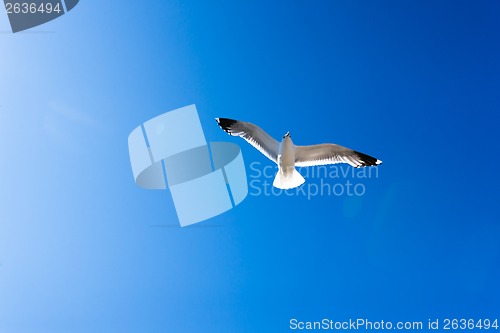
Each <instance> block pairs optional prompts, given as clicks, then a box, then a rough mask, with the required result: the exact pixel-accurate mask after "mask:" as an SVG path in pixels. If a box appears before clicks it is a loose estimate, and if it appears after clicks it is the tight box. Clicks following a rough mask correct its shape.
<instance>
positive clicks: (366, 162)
mask: <svg viewBox="0 0 500 333" xmlns="http://www.w3.org/2000/svg"><path fill="white" fill-rule="evenodd" d="M355 153H356V155H358V157H359V158H360V159H361V163H362V164H361V166H363V167H366V166H377V165H379V164H381V163H382V161H381V160H379V159H377V158H375V157H372V156H370V155H366V154H363V153H360V152H359V151H355Z"/></svg>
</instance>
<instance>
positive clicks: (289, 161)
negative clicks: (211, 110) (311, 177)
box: [215, 118, 382, 189]
mask: <svg viewBox="0 0 500 333" xmlns="http://www.w3.org/2000/svg"><path fill="white" fill-rule="evenodd" d="M215 120H217V123H218V124H219V126H220V127H221V128H222V129H223V130H224V131H226V132H227V133H228V134H229V135H237V136H241V137H242V138H243V139H245V140H246V141H247V142H248V143H250V144H251V145H252V146H254V147H255V148H257V149H258V150H259V151H260V152H261V153H262V154H264V155H265V156H266V157H267V158H269V159H270V160H271V161H273V162H275V163H276V164H278V173H277V174H276V177H275V179H274V182H273V186H275V187H277V188H280V189H290V188H294V187H297V186H300V185H302V184H303V183H304V182H305V179H304V177H302V175H301V174H300V173H299V172H298V171H297V170H296V169H295V167H296V166H314V165H324V164H335V163H348V164H350V165H352V166H353V167H356V168H359V167H365V166H377V165H379V164H380V163H382V161H381V160H379V159H376V158H374V157H371V156H369V155H366V154H363V153H360V152H357V151H355V150H352V149H349V148H346V147H342V146H339V145H336V144H331V143H324V144H319V145H313V146H296V145H294V144H293V141H292V138H291V136H290V133H289V132H288V133H286V134H285V135H284V136H283V139H282V140H281V142H278V141H276V140H275V139H273V138H272V137H271V136H270V135H269V134H267V133H266V132H264V131H263V130H262V129H261V128H260V127H258V126H256V125H254V124H252V123H248V122H244V121H239V120H233V119H228V118H215Z"/></svg>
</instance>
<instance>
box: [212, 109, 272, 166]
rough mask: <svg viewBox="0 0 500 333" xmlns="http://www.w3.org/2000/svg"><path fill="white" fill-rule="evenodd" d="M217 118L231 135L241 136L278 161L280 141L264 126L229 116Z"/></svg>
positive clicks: (221, 126)
mask: <svg viewBox="0 0 500 333" xmlns="http://www.w3.org/2000/svg"><path fill="white" fill-rule="evenodd" d="M215 120H217V123H218V124H219V126H220V128H222V129H223V130H224V131H226V132H227V133H229V135H238V136H241V137H242V138H243V139H245V140H246V141H247V142H248V143H249V144H251V145H252V146H254V147H255V148H257V150H259V151H260V152H261V153H262V154H264V155H266V157H268V158H269V159H270V160H271V161H273V162H274V163H277V160H278V151H279V143H278V141H276V140H274V139H273V138H272V137H271V136H270V135H269V134H267V133H266V132H264V130H262V128H260V127H259V126H257V125H254V124H252V123H247V122H244V121H239V120H233V119H228V118H215Z"/></svg>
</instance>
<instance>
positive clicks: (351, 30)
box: [0, 0, 500, 333]
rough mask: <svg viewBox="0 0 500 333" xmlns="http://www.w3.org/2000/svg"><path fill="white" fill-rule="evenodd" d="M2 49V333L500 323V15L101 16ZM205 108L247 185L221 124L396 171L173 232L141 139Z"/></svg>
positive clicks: (352, 6) (338, 4)
mask: <svg viewBox="0 0 500 333" xmlns="http://www.w3.org/2000/svg"><path fill="white" fill-rule="evenodd" d="M0 43H1V53H0V60H1V61H0V138H1V140H0V156H1V163H0V175H1V177H0V332H6V333H25V332H287V331H289V330H288V327H289V320H290V319H291V318H297V319H299V320H309V321H313V320H321V319H323V318H331V319H334V320H348V319H350V318H352V319H356V318H367V319H370V320H373V321H376V320H385V321H394V322H396V321H399V320H404V321H406V320H410V321H423V322H427V320H428V319H429V318H431V319H437V318H439V319H441V320H443V319H444V318H467V319H468V318H475V319H479V318H494V317H496V318H498V317H499V316H500V301H499V299H500V284H499V283H498V281H500V242H499V236H500V219H499V218H498V202H499V195H498V187H499V185H500V184H499V177H498V171H497V168H498V164H499V162H500V158H499V155H498V153H499V149H498V143H499V141H500V140H499V139H500V138H499V136H500V135H499V131H498V127H499V113H498V112H499V107H500V97H499V96H500V95H499V93H498V92H499V88H500V62H499V59H500V2H498V1H493V0H492V1H444V0H442V1H403V2H402V1H347V0H346V1H323V0H317V1H295V0H294V1H247V2H238V1H219V2H217V3H210V2H207V1H188V0H186V1H148V2H147V3H142V2H121V3H120V4H119V5H118V4H117V3H114V2H111V3H106V2H103V1H92V0H87V1H81V2H80V4H79V5H78V6H77V7H75V9H73V10H72V11H71V12H69V13H68V14H66V15H64V16H62V17H60V18H59V19H57V20H54V21H52V22H49V23H47V24H45V25H42V26H40V27H37V28H34V29H32V30H29V31H26V32H23V33H18V34H12V33H11V32H10V27H9V24H8V20H7V15H5V12H4V11H3V9H2V11H0ZM193 103H194V104H196V105H197V108H198V112H199V114H200V118H201V121H202V123H203V128H204V131H205V136H206V137H207V139H208V140H209V141H231V142H234V143H238V144H240V145H241V148H242V151H243V156H244V159H245V163H246V165H247V166H250V163H252V162H253V161H258V162H261V163H262V164H261V167H264V166H266V165H271V162H269V161H268V160H267V159H266V158H265V157H263V156H262V155H261V154H260V153H258V152H257V151H255V150H254V149H253V148H252V147H251V146H249V145H247V144H246V143H245V142H244V141H243V140H241V139H239V138H232V137H229V136H228V135H227V134H225V133H224V132H222V131H221V130H220V129H219V128H218V127H217V126H216V123H215V121H214V120H213V118H214V117H229V118H235V119H241V120H246V121H251V122H254V123H256V124H258V125H260V126H261V127H263V128H264V129H266V130H267V131H268V132H269V133H270V134H272V135H273V136H275V137H277V138H279V137H281V136H282V135H283V134H284V133H286V132H287V131H291V133H292V136H293V140H294V142H295V143H297V144H314V143H320V142H336V143H339V144H342V145H345V146H348V147H352V148H355V149H357V150H360V151H362V152H365V153H367V154H370V155H373V156H375V157H377V158H379V159H381V160H383V161H384V163H383V164H382V165H381V166H380V167H379V169H378V177H372V178H370V179H353V181H355V182H357V183H362V184H363V186H365V189H366V193H365V194H364V195H363V196H347V195H343V196H332V195H330V196H328V195H324V196H314V197H312V198H310V200H308V198H307V197H304V196H301V195H295V196H286V195H284V194H283V195H280V196H274V195H273V196H263V195H261V196H253V195H250V196H248V197H247V199H246V200H245V201H244V202H243V203H242V204H240V205H239V206H237V207H236V208H235V209H233V210H231V211H229V212H227V213H226V214H223V215H221V216H218V217H215V218H213V219H211V220H209V221H206V222H203V223H201V224H199V225H195V226H192V227H187V228H180V227H178V220H177V216H176V214H175V210H174V206H173V204H172V201H171V197H170V194H169V193H168V192H166V191H163V192H162V191H146V190H142V189H140V188H138V187H137V186H136V185H135V184H134V181H133V177H132V172H131V168H130V163H129V157H128V149H127V137H128V134H129V133H130V132H131V131H132V129H134V128H135V127H136V126H138V125H139V124H141V123H143V122H144V121H146V120H148V119H150V118H152V117H154V116H156V115H159V114H162V113H164V112H166V111H169V110H172V109H175V108H178V107H182V106H185V105H189V104H193ZM186 135H189V133H186ZM248 172H249V175H251V174H252V171H251V169H250V168H249V169H248ZM302 172H304V170H302ZM306 178H307V177H306ZM270 181H272V178H271V179H270ZM327 181H329V182H331V183H342V182H344V181H345V179H330V180H327ZM308 184H316V185H318V184H321V179H319V178H317V177H316V178H315V177H309V178H307V180H306V184H305V185H308ZM499 319H500V318H499Z"/></svg>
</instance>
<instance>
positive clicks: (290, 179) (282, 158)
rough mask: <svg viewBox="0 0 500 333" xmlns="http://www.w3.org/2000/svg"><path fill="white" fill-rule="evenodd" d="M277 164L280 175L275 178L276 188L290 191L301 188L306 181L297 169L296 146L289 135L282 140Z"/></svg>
mask: <svg viewBox="0 0 500 333" xmlns="http://www.w3.org/2000/svg"><path fill="white" fill-rule="evenodd" d="M277 164H278V173H277V174H276V177H275V178H274V182H273V186H274V187H277V188H281V189H289V188H294V187H297V186H300V185H302V184H303V183H304V182H305V181H306V180H305V179H304V177H302V175H301V174H300V173H299V172H298V171H297V170H296V169H295V145H294V144H293V142H292V138H291V137H290V135H288V134H287V135H285V136H284V137H283V139H282V140H281V143H280V146H279V154H278V161H277Z"/></svg>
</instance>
